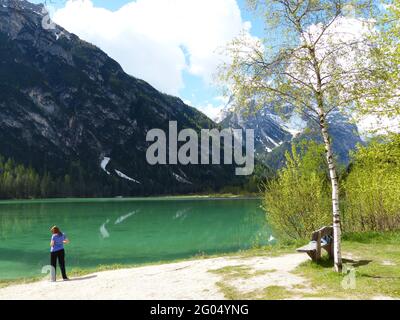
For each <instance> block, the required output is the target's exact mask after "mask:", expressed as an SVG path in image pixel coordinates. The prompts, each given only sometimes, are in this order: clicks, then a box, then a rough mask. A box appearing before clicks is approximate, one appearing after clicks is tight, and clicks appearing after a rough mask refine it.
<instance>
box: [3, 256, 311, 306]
mask: <svg viewBox="0 0 400 320" xmlns="http://www.w3.org/2000/svg"><path fill="white" fill-rule="evenodd" d="M307 259H308V258H307V257H306V256H304V255H302V254H296V253H295V254H293V253H291V254H283V255H279V256H277V257H276V256H273V255H271V256H266V255H264V256H257V255H248V256H243V255H240V254H239V255H238V254H236V255H235V254H231V255H226V256H219V257H207V258H200V259H199V258H195V259H190V260H184V261H180V262H170V263H166V264H165V263H162V264H154V265H146V266H138V267H128V266H124V268H118V269H115V270H103V271H97V272H89V270H87V273H86V272H85V274H82V275H79V276H77V277H75V276H74V277H71V278H70V279H71V280H70V281H67V282H64V281H61V280H58V281H57V282H55V283H52V282H50V281H49V279H48V278H47V279H46V278H42V279H39V281H35V282H23V283H17V284H10V285H8V286H6V287H3V288H0V300H4V299H5V300H16V299H17V300H19V299H22V300H36V299H39V300H70V299H72V300H80V299H87V300H92V299H96V300H97V299H111V300H113V299H122V300H126V299H128V300H132V299H133V300H142V299H157V300H158V299H160V300H167V299H174V300H183V299H185V300H186V299H188V300H193V299H195V300H223V299H229V294H227V292H225V288H224V283H225V281H226V280H227V279H228V281H231V280H232V281H233V282H232V285H234V286H235V287H236V288H237V289H238V290H240V291H245V292H256V291H258V290H261V289H263V288H264V286H266V285H270V286H275V285H282V286H287V287H288V288H289V287H290V288H292V289H294V287H295V286H296V285H298V284H301V283H303V282H304V283H305V282H306V280H305V279H303V278H302V277H301V276H298V275H295V274H292V273H291V271H293V270H294V269H295V268H296V267H297V266H298V265H300V264H301V263H303V262H304V261H306V260H307ZM237 271H238V272H240V276H239V278H236V277H233V278H232V277H231V272H234V273H236V272H237ZM243 272H244V273H245V274H242V273H243ZM242 275H245V278H246V279H247V280H246V281H245V282H242V281H241V277H242Z"/></svg>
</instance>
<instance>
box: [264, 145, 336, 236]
mask: <svg viewBox="0 0 400 320" xmlns="http://www.w3.org/2000/svg"><path fill="white" fill-rule="evenodd" d="M297 149H299V150H297ZM325 168H326V163H325V159H324V147H323V146H322V145H319V144H317V143H316V142H312V141H308V142H306V141H303V142H301V143H300V144H299V145H298V146H293V147H292V151H291V153H290V152H286V166H285V167H284V168H282V169H281V170H280V171H279V172H278V175H277V178H276V179H275V180H271V181H270V182H268V183H267V185H266V193H265V197H264V208H265V210H266V212H267V220H268V222H269V223H270V224H271V226H272V227H273V228H274V229H275V231H276V232H277V233H279V234H280V236H281V237H283V238H285V239H291V240H293V239H296V240H297V239H309V237H310V235H311V233H312V232H313V231H315V230H317V229H319V228H320V227H321V226H324V225H328V224H329V223H330V221H331V214H330V212H331V203H330V197H331V194H330V187H329V177H328V176H327V174H326V169H325Z"/></svg>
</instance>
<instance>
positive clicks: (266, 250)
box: [0, 245, 295, 289]
mask: <svg viewBox="0 0 400 320" xmlns="http://www.w3.org/2000/svg"><path fill="white" fill-rule="evenodd" d="M294 249H295V246H281V245H269V246H265V247H261V248H253V249H245V250H239V251H233V252H226V253H215V254H204V255H194V256H191V257H187V258H179V259H172V260H160V261H154V262H145V263H139V264H111V265H99V266H97V267H93V268H71V270H70V271H69V272H68V275H70V276H72V277H82V276H87V275H90V274H92V273H99V272H106V271H118V270H122V269H132V268H142V267H151V266H159V265H168V264H174V263H181V262H191V261H199V260H206V259H215V258H225V257H232V256H235V257H236V256H240V257H243V258H246V257H258V256H265V255H266V256H269V257H277V256H279V255H282V254H289V253H293V251H294ZM67 267H68V266H67ZM67 271H68V270H67ZM46 277H48V276H47V275H38V276H32V277H23V278H15V279H0V289H3V288H7V287H9V286H13V285H19V284H30V283H36V282H40V281H43V280H44V279H46Z"/></svg>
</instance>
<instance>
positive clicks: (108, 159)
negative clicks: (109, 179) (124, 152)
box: [100, 157, 111, 175]
mask: <svg viewBox="0 0 400 320" xmlns="http://www.w3.org/2000/svg"><path fill="white" fill-rule="evenodd" d="M110 161H111V158H109V157H104V158H103V160H101V163H100V167H101V168H102V169H103V171H104V172H105V173H107V174H108V175H110V174H111V173H110V172H109V171H107V169H106V168H107V165H108V163H109V162H110Z"/></svg>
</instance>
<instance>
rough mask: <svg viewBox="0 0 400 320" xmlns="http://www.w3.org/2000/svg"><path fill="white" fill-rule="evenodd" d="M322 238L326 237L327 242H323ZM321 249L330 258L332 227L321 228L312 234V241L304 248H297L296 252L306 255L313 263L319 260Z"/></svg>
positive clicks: (331, 254)
mask: <svg viewBox="0 0 400 320" xmlns="http://www.w3.org/2000/svg"><path fill="white" fill-rule="evenodd" d="M324 237H327V238H328V239H329V241H326V240H323V238H324ZM318 244H319V245H318ZM321 249H324V250H326V251H327V252H328V254H329V256H330V257H332V256H333V252H332V249H333V228H332V227H323V228H321V229H320V230H317V231H315V232H313V235H312V240H311V241H310V242H309V243H308V244H306V245H305V246H303V247H301V248H298V249H297V250H296V251H297V252H304V253H307V254H308V255H309V256H310V258H311V259H312V260H313V261H318V260H319V259H320V258H321Z"/></svg>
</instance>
